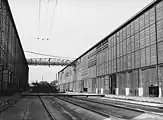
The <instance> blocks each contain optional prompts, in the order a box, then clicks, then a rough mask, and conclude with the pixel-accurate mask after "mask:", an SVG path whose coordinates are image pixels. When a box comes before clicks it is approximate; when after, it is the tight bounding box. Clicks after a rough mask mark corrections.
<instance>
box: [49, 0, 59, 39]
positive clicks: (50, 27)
mask: <svg viewBox="0 0 163 120" xmlns="http://www.w3.org/2000/svg"><path fill="white" fill-rule="evenodd" d="M57 5H58V0H56V3H55V8H54V12H53V15H52V18H51V23H50V26H49V34H50V32H51V29H52V25H53V19H54V16H55V13H56V9H57ZM48 36H49V35H48Z"/></svg>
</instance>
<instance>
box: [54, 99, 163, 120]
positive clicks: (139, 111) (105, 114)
mask: <svg viewBox="0 0 163 120" xmlns="http://www.w3.org/2000/svg"><path fill="white" fill-rule="evenodd" d="M57 98H58V99H61V100H63V101H66V102H69V103H71V104H74V105H76V106H79V107H82V108H84V109H87V110H90V111H92V112H95V113H97V114H100V115H102V116H105V117H113V118H114V119H118V120H119V119H120V118H121V119H130V118H128V117H127V116H124V115H123V114H122V115H117V114H115V113H114V112H113V113H112V112H106V111H103V110H101V111H100V109H94V108H93V107H92V108H90V107H87V106H84V105H83V104H80V102H79V101H83V103H85V104H88V105H89V104H92V103H93V104H94V105H95V106H100V105H103V106H106V107H110V106H111V107H114V108H118V109H122V110H127V111H133V112H136V113H139V114H143V113H148V114H153V115H159V116H161V117H163V114H157V113H154V112H149V111H145V110H142V109H135V108H130V107H126V106H122V105H115V104H108V103H102V102H100V101H95V100H89V99H87V98H86V99H85V98H75V97H72V98H70V97H69V98H68V97H57Z"/></svg>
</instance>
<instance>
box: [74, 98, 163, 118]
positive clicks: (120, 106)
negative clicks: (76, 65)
mask: <svg viewBox="0 0 163 120" xmlns="http://www.w3.org/2000/svg"><path fill="white" fill-rule="evenodd" d="M72 98H73V99H79V100H83V101H87V102H93V103H97V104H102V105H107V106H112V107H117V108H121V109H126V110H131V111H135V112H142V113H148V114H153V115H159V116H162V117H163V114H160V113H156V112H151V111H147V110H143V109H138V108H132V107H127V106H124V105H117V104H109V103H104V102H102V101H95V100H90V99H86V98H85V99H84V98H77V97H72Z"/></svg>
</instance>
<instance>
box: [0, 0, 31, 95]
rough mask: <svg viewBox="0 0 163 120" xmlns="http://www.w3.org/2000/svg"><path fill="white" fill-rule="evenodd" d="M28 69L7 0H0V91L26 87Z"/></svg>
mask: <svg viewBox="0 0 163 120" xmlns="http://www.w3.org/2000/svg"><path fill="white" fill-rule="evenodd" d="M28 70H29V68H28V65H27V61H26V58H25V55H24V51H23V48H22V45H21V42H20V38H19V35H18V32H17V29H16V26H15V23H14V20H13V17H12V13H11V10H10V7H9V3H8V0H0V93H7V92H14V91H17V90H20V89H22V90H23V89H26V88H27V87H28Z"/></svg>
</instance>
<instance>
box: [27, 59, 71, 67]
mask: <svg viewBox="0 0 163 120" xmlns="http://www.w3.org/2000/svg"><path fill="white" fill-rule="evenodd" d="M72 61H73V60H68V59H62V58H28V59H27V62H28V65H35V66H36V65H43V66H67V65H68V64H70V63H71V62H72Z"/></svg>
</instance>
